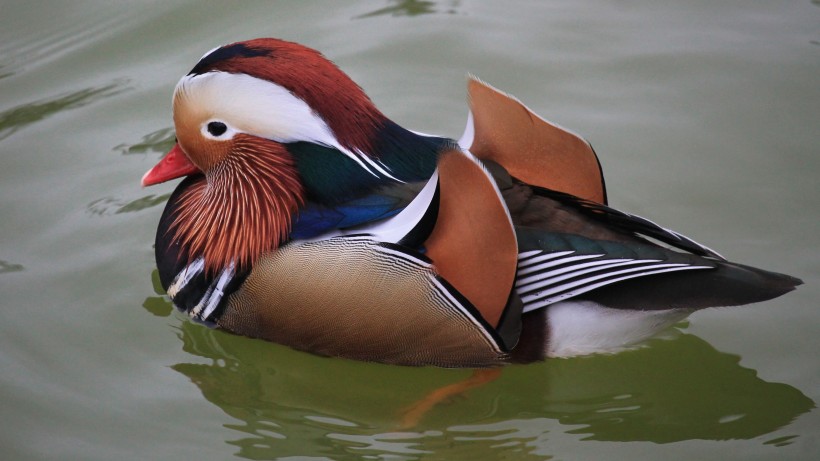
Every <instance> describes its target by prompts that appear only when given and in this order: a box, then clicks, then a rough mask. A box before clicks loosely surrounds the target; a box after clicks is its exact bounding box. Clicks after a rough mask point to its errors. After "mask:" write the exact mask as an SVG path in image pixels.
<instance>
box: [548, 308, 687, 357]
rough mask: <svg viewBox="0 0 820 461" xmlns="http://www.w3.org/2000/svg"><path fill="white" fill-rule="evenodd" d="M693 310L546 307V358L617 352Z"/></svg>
mask: <svg viewBox="0 0 820 461" xmlns="http://www.w3.org/2000/svg"><path fill="white" fill-rule="evenodd" d="M693 311H694V309H664V310H649V311H641V310H627V309H613V308H610V307H606V306H604V305H601V304H598V303H596V302H593V301H561V302H557V303H555V304H552V305H550V306H548V307H547V312H546V322H547V330H548V338H549V340H548V341H547V343H546V349H545V351H544V353H545V355H546V356H547V357H572V356H577V355H587V354H595V353H611V352H617V351H620V350H623V349H626V348H629V347H631V346H634V345H636V344H638V343H640V342H642V341H645V340H647V339H649V338H651V337H653V336H655V335H656V334H658V333H659V332H661V331H663V330H665V329H667V328H669V327H670V326H672V325H674V324H675V323H677V322H680V321H681V320H683V319H685V318H686V317H687V316H689V314H691V313H692V312H693Z"/></svg>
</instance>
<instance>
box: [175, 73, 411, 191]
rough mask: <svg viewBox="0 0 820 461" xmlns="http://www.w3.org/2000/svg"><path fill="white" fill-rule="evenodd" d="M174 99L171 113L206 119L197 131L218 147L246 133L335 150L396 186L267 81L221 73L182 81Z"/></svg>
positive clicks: (373, 162)
mask: <svg viewBox="0 0 820 461" xmlns="http://www.w3.org/2000/svg"><path fill="white" fill-rule="evenodd" d="M174 98H175V100H179V101H182V104H181V106H182V107H180V108H177V107H176V106H175V110H182V111H184V112H186V113H189V114H191V115H192V116H193V117H195V118H199V119H200V120H201V119H202V118H205V117H207V118H208V119H207V122H205V123H204V124H203V125H202V126H201V127H200V131H201V132H202V135H203V136H204V137H206V138H207V139H213V140H217V141H223V140H228V139H231V137H232V136H234V135H235V134H236V133H247V134H251V135H254V136H258V137H261V138H265V139H270V140H272V141H277V142H281V143H291V142H298V141H307V142H312V143H316V144H320V145H323V146H328V147H332V148H335V149H337V150H339V151H340V152H342V153H343V154H344V155H346V156H347V157H348V158H350V159H352V160H353V161H355V162H356V163H357V164H358V165H359V166H360V167H361V168H362V169H363V170H365V171H366V172H368V173H369V174H371V175H373V176H376V177H385V178H390V179H393V180H395V181H399V182H401V180H400V179H398V178H396V177H395V176H393V174H391V172H390V168H389V167H388V166H387V165H384V164H382V163H381V162H379V161H378V160H377V159H374V158H372V157H370V156H369V155H368V154H367V153H364V152H360V151H358V150H357V149H353V150H351V149H348V148H347V147H345V146H343V145H342V144H341V143H340V142H339V140H338V139H337V138H336V136H335V135H334V134H333V131H331V129H330V127H328V125H327V123H326V122H325V121H324V120H323V119H322V118H321V117H320V116H319V115H318V114H317V113H316V111H314V110H313V108H311V107H310V106H309V105H308V104H307V103H306V102H305V101H303V100H302V99H299V98H298V97H296V96H294V95H293V93H291V92H290V91H289V90H287V89H286V88H285V87H283V86H281V85H277V84H276V83H273V82H271V81H268V80H263V79H260V78H256V77H252V76H250V75H247V74H231V73H227V72H206V73H204V74H195V75H186V76H185V77H182V79H181V80H180V81H179V83H178V84H177V87H176V91H175V93H174ZM211 121H220V122H223V123H225V125H226V126H227V127H228V130H227V131H226V133H225V134H223V135H221V136H214V135H213V134H211V133H210V132H209V131H208V129H207V127H208V123H209V122H211Z"/></svg>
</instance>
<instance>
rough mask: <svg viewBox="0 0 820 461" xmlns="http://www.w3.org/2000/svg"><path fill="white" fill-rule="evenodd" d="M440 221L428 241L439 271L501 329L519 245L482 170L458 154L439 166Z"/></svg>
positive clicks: (449, 155)
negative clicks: (500, 321)
mask: <svg viewBox="0 0 820 461" xmlns="http://www.w3.org/2000/svg"><path fill="white" fill-rule="evenodd" d="M438 169H439V187H440V191H441V199H440V202H439V212H438V219H437V221H436V226H435V228H434V229H433V232H432V233H431V234H430V237H429V238H428V240H427V241H426V242H425V247H426V248H427V255H428V256H429V257H430V259H432V260H433V264H434V265H435V268H436V270H437V271H438V273H439V274H440V275H441V276H443V277H444V278H445V279H446V280H447V281H448V282H450V284H452V285H453V286H454V287H455V288H456V289H457V290H458V291H459V292H460V293H461V294H463V295H464V296H465V297H466V298H467V299H469V300H470V302H471V303H472V304H473V305H474V306H475V307H476V308H477V309H478V310H479V312H481V315H482V316H483V317H484V319H485V320H486V321H487V322H488V323H489V324H490V325H492V326H493V327H495V326H497V325H498V321H499V319H500V318H501V314H502V312H503V311H504V307H505V306H506V304H507V299H508V298H509V295H510V290H511V289H512V285H513V281H514V279H515V268H516V264H517V261H518V244H517V243H516V238H515V231H514V230H513V228H512V223H511V222H510V219H509V217H508V215H507V211H506V208H505V206H504V203H503V202H502V200H501V197H500V196H499V195H498V193H497V191H496V189H495V187H494V186H493V184H492V182H491V181H490V179H489V178H488V177H487V175H486V174H485V172H484V171H482V169H481V166H480V165H478V164H477V163H475V162H473V161H472V160H470V159H469V158H467V157H465V156H464V155H462V154H461V153H460V152H456V151H450V152H446V153H443V154H442V156H441V158H440V160H439V163H438Z"/></svg>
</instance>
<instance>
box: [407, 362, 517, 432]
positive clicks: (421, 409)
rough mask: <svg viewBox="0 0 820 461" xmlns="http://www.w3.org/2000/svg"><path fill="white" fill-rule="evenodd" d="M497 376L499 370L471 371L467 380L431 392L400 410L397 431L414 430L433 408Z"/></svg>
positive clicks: (499, 373) (499, 374) (499, 372)
mask: <svg viewBox="0 0 820 461" xmlns="http://www.w3.org/2000/svg"><path fill="white" fill-rule="evenodd" d="M499 376H501V368H482V369H476V370H473V374H472V375H470V377H469V378H467V379H464V380H462V381H459V382H457V383H453V384H448V385H447V386H444V387H440V388H438V389H435V390H433V391H432V392H430V393H428V394H427V395H426V396H424V397H423V398H422V399H421V400H419V401H417V402H415V403H413V404H412V405H410V406H409V407H407V408H405V409H404V410H402V412H401V417H400V418H399V424H398V429H400V430H407V429H412V428H414V427H415V426H417V425H418V423H419V421H421V419H422V418H423V417H424V416H425V415H426V414H427V412H429V411H430V410H431V409H432V408H433V407H434V406H436V405H438V404H439V403H441V402H443V401H444V400H446V399H449V398H450V397H454V396H457V395H460V394H463V393H465V392H467V391H468V390H470V389H473V388H475V387H479V386H482V385H484V384H486V383H489V382H492V381H495V380H496V379H497V378H498V377H499Z"/></svg>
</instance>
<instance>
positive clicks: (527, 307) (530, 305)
mask: <svg viewBox="0 0 820 461" xmlns="http://www.w3.org/2000/svg"><path fill="white" fill-rule="evenodd" d="M693 269H711V267H709V266H679V267H671V268H664V269H657V270H649V271H646V272H639V273H632V274H628V275H625V276H623V277H618V278H614V279H610V280H605V281H603V282H599V283H595V284H592V285H588V286H584V287H581V288H579V289H577V290H573V291H569V292H566V293H562V294H560V295H558V296H553V297H549V298H546V299H536V300H534V301H530V302H527V301H523V299H522V302H524V312H530V311H533V310H536V309H539V308H542V307H545V306H549V305H550V304H553V303H556V302H558V301H561V300H564V299H568V298H572V297H573V296H578V295H580V294H582V293H586V292H588V291H592V290H594V289H596V288H600V287H602V286H606V285H609V284H612V283H616V282H621V281H623V280H628V279H632V278H636V277H643V276H645V275H655V274H662V273H665V272H676V271H685V270H693Z"/></svg>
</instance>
